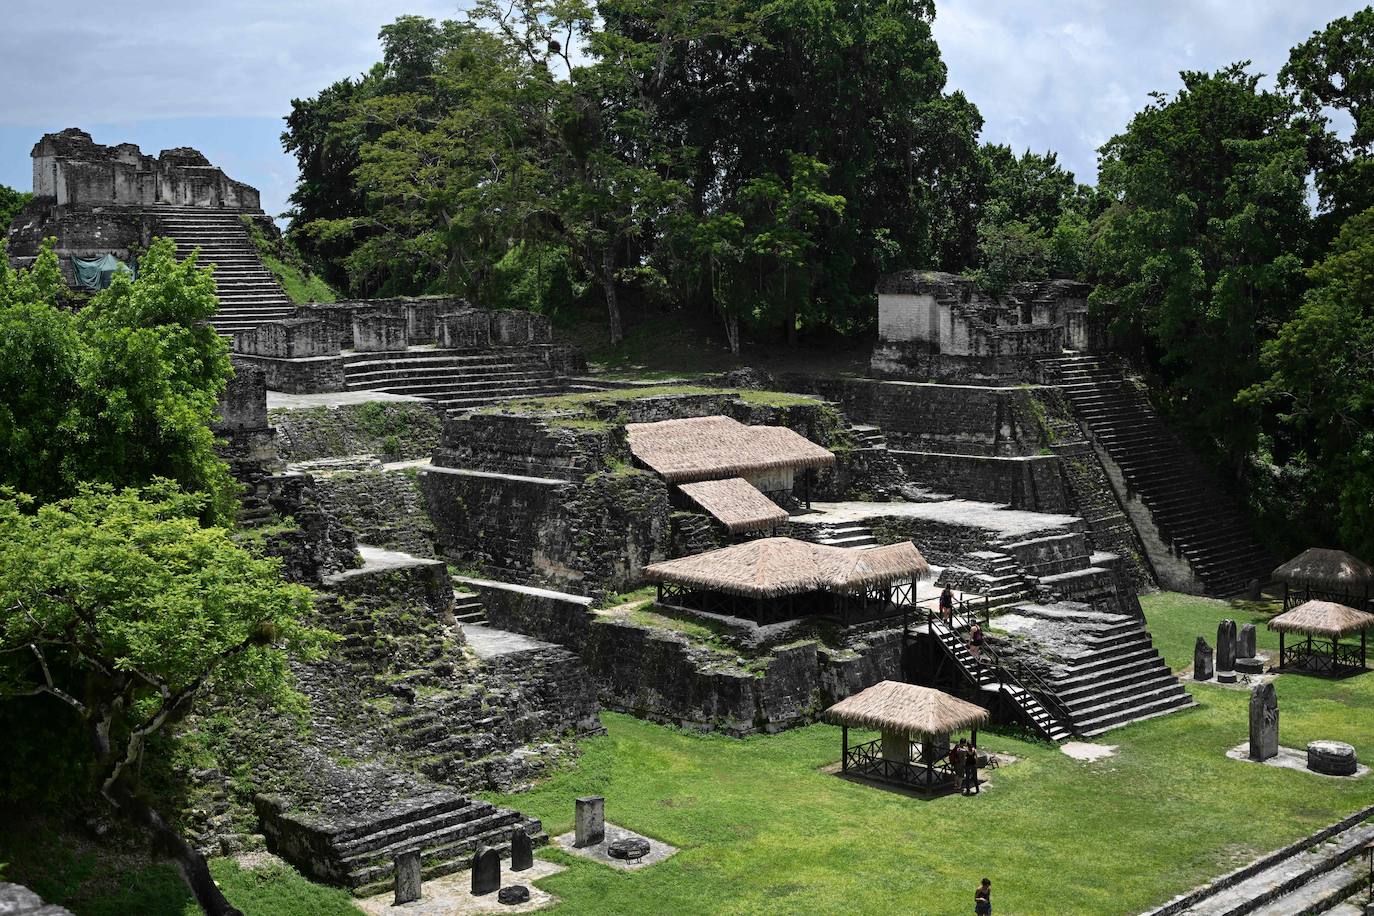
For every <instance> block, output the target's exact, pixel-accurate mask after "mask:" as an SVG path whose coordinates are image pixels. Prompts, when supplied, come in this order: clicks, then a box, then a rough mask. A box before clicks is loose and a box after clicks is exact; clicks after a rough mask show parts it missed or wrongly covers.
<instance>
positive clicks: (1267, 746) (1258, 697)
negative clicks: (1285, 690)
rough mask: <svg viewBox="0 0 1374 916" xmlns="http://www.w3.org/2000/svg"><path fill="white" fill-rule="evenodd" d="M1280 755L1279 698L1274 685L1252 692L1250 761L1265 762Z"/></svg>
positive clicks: (1263, 685) (1257, 688) (1256, 688)
mask: <svg viewBox="0 0 1374 916" xmlns="http://www.w3.org/2000/svg"><path fill="white" fill-rule="evenodd" d="M1278 753H1279V698H1278V693H1277V692H1276V691H1275V690H1274V685H1273V683H1272V682H1271V683H1265V684H1256V685H1255V687H1254V689H1253V690H1251V691H1250V759H1251V760H1256V761H1261V762H1263V761H1265V760H1268V759H1269V758H1271V757H1277V756H1278Z"/></svg>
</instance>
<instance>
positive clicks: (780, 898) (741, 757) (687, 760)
mask: <svg viewBox="0 0 1374 916" xmlns="http://www.w3.org/2000/svg"><path fill="white" fill-rule="evenodd" d="M1142 603H1143V604H1144V606H1145V610H1146V614H1147V616H1148V619H1149V623H1150V628H1151V631H1152V632H1153V633H1154V635H1155V637H1156V644H1157V645H1158V646H1159V648H1160V650H1161V651H1162V652H1163V653H1164V655H1165V657H1166V658H1167V659H1168V660H1169V662H1170V664H1171V665H1172V666H1174V667H1175V668H1179V667H1183V666H1184V665H1187V664H1189V663H1190V662H1191V659H1192V646H1193V642H1194V640H1195V639H1196V637H1197V636H1198V635H1199V634H1205V635H1206V636H1207V638H1208V642H1209V643H1210V642H1212V641H1213V640H1214V639H1215V634H1216V625H1217V622H1218V621H1219V620H1220V619H1221V618H1222V617H1227V616H1229V617H1232V618H1235V619H1236V620H1237V621H1238V622H1242V623H1243V622H1246V621H1248V620H1251V619H1256V620H1261V621H1262V620H1263V619H1264V618H1265V617H1266V616H1267V613H1266V611H1265V610H1264V609H1263V608H1261V607H1259V606H1237V605H1229V604H1227V603H1224V602H1218V601H1211V600H1207V599H1200V598H1191V597H1188V596H1181V595H1171V594H1160V595H1151V596H1147V597H1145V598H1144V599H1142ZM1269 636H1270V634H1269V633H1268V631H1267V630H1264V629H1261V630H1260V645H1261V646H1262V647H1269V648H1272V647H1273V646H1274V645H1276V642H1275V641H1274V640H1271V639H1269ZM1277 688H1278V695H1279V707H1280V715H1281V733H1280V740H1281V742H1282V743H1283V744H1285V745H1288V746H1290V747H1302V746H1303V745H1304V744H1305V743H1306V742H1307V741H1309V740H1311V739H1314V738H1319V737H1325V738H1335V739H1339V740H1343V741H1348V742H1350V743H1351V744H1353V745H1355V747H1356V749H1357V750H1358V751H1359V752H1360V755H1361V756H1362V757H1363V758H1365V759H1366V760H1369V759H1374V715H1371V712H1374V675H1365V676H1361V677H1357V678H1353V679H1349V680H1345V681H1340V682H1331V681H1325V680H1320V679H1317V678H1307V677H1300V676H1296V675H1285V676H1283V677H1281V678H1279V679H1278V682H1277ZM1189 689H1190V690H1191V691H1192V693H1193V695H1194V696H1195V697H1196V699H1197V700H1198V703H1199V706H1198V708H1196V709H1192V710H1188V711H1185V712H1182V713H1178V714H1175V715H1172V716H1167V717H1165V718H1162V719H1156V720H1152V721H1150V722H1145V723H1142V724H1140V725H1136V726H1131V727H1129V728H1125V729H1121V730H1119V731H1116V732H1110V733H1108V734H1107V735H1105V736H1103V737H1102V738H1101V739H1098V740H1099V742H1100V743H1104V744H1113V745H1117V746H1118V748H1119V751H1118V754H1117V756H1115V757H1112V758H1109V759H1106V760H1102V761H1099V762H1096V763H1083V762H1079V761H1075V760H1072V759H1070V758H1069V757H1067V756H1065V755H1064V754H1063V753H1061V752H1060V751H1059V749H1058V748H1056V747H1051V746H1049V745H1044V744H1039V743H1034V742H1029V741H1025V740H1022V739H1020V738H1018V737H1015V736H1012V735H1004V734H989V735H984V736H983V737H982V741H981V743H982V744H983V745H984V746H985V747H988V748H990V749H993V750H998V751H1005V752H1008V753H1011V754H1015V755H1016V756H1018V757H1020V758H1021V760H1020V761H1019V762H1017V763H1015V764H1012V765H1010V766H1007V767H1005V768H1003V769H1001V770H998V771H996V772H993V773H991V774H990V775H991V781H992V782H991V785H990V786H988V787H987V789H986V791H985V792H984V794H983V795H981V796H979V797H976V798H962V797H959V796H949V797H945V798H940V799H936V800H933V801H925V800H919V799H916V798H912V797H908V796H905V795H901V794H896V793H893V792H887V791H883V790H881V789H877V788H873V787H870V786H867V785H862V784H856V783H850V782H846V781H844V780H842V779H840V778H838V777H836V776H834V775H830V774H828V773H826V772H824V770H825V769H826V768H827V767H830V766H833V765H834V764H835V763H837V761H838V759H839V743H840V735H839V729H837V728H833V727H830V726H826V725H814V726H810V727H807V728H801V729H795V730H792V731H789V732H785V733H783V734H781V735H773V736H758V737H754V738H749V739H745V740H735V739H729V738H721V737H716V736H709V735H706V736H703V735H695V734H689V733H685V732H681V731H678V730H675V729H670V728H664V727H662V726H657V725H652V724H649V723H646V722H642V721H640V720H638V719H634V718H631V717H629V716H623V715H616V714H609V713H607V714H604V715H603V720H604V722H605V724H606V727H607V732H608V734H607V735H606V736H605V737H602V738H594V739H591V740H588V741H586V742H584V754H583V755H582V757H581V758H580V759H579V760H578V761H577V763H576V764H574V765H573V766H571V767H570V768H568V769H566V770H564V771H562V772H560V773H558V774H556V775H554V776H553V777H551V778H550V779H548V780H547V781H545V782H543V783H542V784H540V785H539V786H538V787H537V788H535V789H534V790H533V791H530V792H527V793H523V794H518V795H508V796H491V798H492V799H493V800H495V801H498V802H501V803H504V804H509V805H513V806H515V807H518V808H520V809H521V810H522V811H525V812H527V813H529V814H533V815H536V816H538V817H540V818H542V819H543V820H544V825H545V828H546V829H547V830H548V831H549V833H550V834H557V833H561V832H565V831H567V830H570V829H571V827H572V819H573V801H574V799H575V798H577V797H578V796H580V795H589V794H600V795H605V796H606V812H607V817H608V818H609V819H610V820H612V821H613V822H615V823H617V824H620V825H622V826H625V827H629V828H632V829H634V830H638V831H640V832H642V833H645V834H647V835H649V836H651V837H656V838H658V839H661V840H664V841H666V842H669V843H672V844H674V845H676V846H678V847H679V848H680V849H681V852H679V853H678V855H676V856H675V857H673V858H672V859H670V860H668V861H666V862H664V863H662V864H659V865H656V866H653V867H652V868H648V869H645V870H644V871H641V872H637V873H631V874H625V873H622V872H618V871H612V870H611V869H609V868H607V867H605V866H602V865H598V864H595V863H592V862H587V861H584V860H582V859H579V858H576V857H572V856H569V855H567V854H565V853H561V852H559V851H555V850H545V851H542V852H540V853H539V854H540V855H541V856H546V857H548V858H551V859H555V860H557V861H559V862H562V863H564V864H567V865H568V870H567V871H565V872H563V873H561V874H558V875H554V876H551V877H549V878H546V879H544V880H542V881H540V882H539V884H540V886H541V887H544V888H545V889H546V890H548V891H550V892H552V893H553V894H555V895H557V896H558V897H560V898H562V900H563V904H562V906H561V907H560V909H559V912H566V913H581V912H586V913H597V914H607V913H634V914H643V913H797V912H811V913H817V914H819V913H832V912H834V913H837V912H844V913H889V912H909V913H921V914H931V916H938V914H945V913H956V914H963V913H968V912H971V910H972V906H971V901H970V898H971V896H972V894H973V889H974V887H975V886H976V884H977V882H978V880H979V879H981V878H983V877H984V876H986V877H989V878H991V879H992V881H993V888H994V900H995V902H996V911H997V912H998V913H1003V914H1007V913H1014V914H1035V913H1045V914H1070V913H1091V914H1113V913H1121V914H1124V913H1137V912H1139V911H1141V910H1143V909H1145V908H1147V907H1149V906H1151V905H1154V904H1158V903H1161V902H1163V901H1164V900H1166V899H1168V898H1169V897H1171V896H1173V895H1174V894H1177V893H1179V892H1182V891H1184V890H1187V889H1189V888H1191V887H1193V886H1194V885H1196V884H1198V883H1200V882H1202V881H1205V880H1207V879H1209V878H1211V877H1213V876H1215V875H1217V874H1219V873H1220V872H1222V871H1225V870H1227V869H1229V868H1231V867H1234V866H1236V865H1239V864H1242V863H1243V862H1245V861H1248V860H1249V859H1251V858H1253V857H1255V856H1257V855H1259V854H1261V853H1263V852H1266V851H1268V850H1272V849H1275V848H1277V847H1279V846H1281V845H1283V844H1285V843H1287V842H1290V841H1292V840H1294V839H1297V838H1299V837H1301V836H1304V835H1306V834H1308V833H1311V832H1312V831H1314V830H1316V829H1318V828H1320V827H1322V826H1324V825H1326V824H1329V823H1331V822H1333V821H1336V820H1338V819H1339V818H1341V817H1342V816H1344V815H1346V814H1348V813H1350V812H1352V811H1354V810H1356V809H1357V808H1359V807H1361V806H1365V805H1370V804H1374V778H1365V779H1361V780H1358V781H1354V782H1343V781H1336V780H1330V779H1323V778H1320V777H1316V776H1312V775H1308V774H1305V773H1297V772H1292V771H1288V770H1279V769H1274V768H1269V767H1261V766H1257V765H1254V764H1249V763H1243V762H1239V761H1234V760H1230V759H1227V758H1226V757H1225V756H1224V754H1225V751H1226V750H1227V749H1228V748H1231V747H1234V746H1235V745H1237V744H1239V743H1241V742H1242V741H1244V740H1245V737H1246V704H1247V700H1248V696H1247V693H1246V692H1245V691H1243V690H1231V689H1226V688H1221V687H1216V686H1208V685H1190V687H1189ZM14 852H15V850H13V849H9V850H7V849H5V848H3V846H0V861H4V860H5V859H6V856H7V855H12V854H13V853H14ZM35 858H36V859H41V860H43V861H45V862H49V863H51V862H55V861H58V860H61V859H65V860H66V861H67V862H68V869H67V872H68V873H65V874H57V875H54V874H51V873H49V874H47V875H44V876H40V877H41V878H42V881H41V884H40V890H42V891H44V892H46V893H47V894H48V896H50V897H56V898H57V899H59V900H61V899H75V900H76V901H77V902H79V903H80V904H81V905H80V906H75V907H74V910H75V912H77V913H79V914H82V916H85V914H88V913H93V914H98V916H99V914H106V913H110V914H113V913H124V912H139V913H152V914H157V913H168V914H190V913H192V912H193V911H194V910H193V908H192V907H191V906H190V905H189V902H188V900H187V899H186V897H185V895H184V892H182V891H181V890H180V889H179V888H178V887H177V885H176V881H175V873H173V872H172V871H171V870H170V869H169V868H167V867H166V866H140V869H139V870H135V869H132V868H127V869H124V870H123V871H122V872H119V873H117V874H116V875H114V877H106V878H105V879H103V880H105V881H106V885H105V886H104V887H103V888H101V887H99V886H97V888H96V890H94V891H93V890H91V882H90V881H89V880H88V877H87V878H83V876H82V875H81V874H80V873H79V872H80V869H81V868H87V869H89V868H91V867H92V866H91V864H90V863H89V862H85V860H84V859H82V857H81V856H79V855H78V856H75V857H74V856H72V855H71V854H70V853H65V854H63V855H53V854H52V853H50V852H44V851H42V850H41V849H36V850H33V851H31V852H30V853H28V854H26V855H24V856H23V859H22V861H21V859H20V858H18V857H11V858H10V859H9V861H10V863H11V867H10V868H9V870H8V872H7V874H8V876H9V877H10V878H11V879H13V880H20V881H23V880H25V878H26V877H28V876H29V873H30V871H31V870H32V869H33V868H34V867H35V866H33V864H32V863H31V861H30V860H32V859H35ZM213 867H214V870H215V874H216V877H217V879H218V880H219V881H220V882H221V884H222V885H223V886H224V888H225V892H226V894H227V895H228V896H229V898H230V899H231V900H233V901H234V902H235V903H236V904H237V905H239V906H240V907H242V908H243V910H244V911H245V912H246V913H248V914H250V916H255V914H270V916H278V914H280V916H288V914H290V916H334V914H343V913H351V912H356V911H355V910H353V909H352V907H351V906H350V904H349V902H348V900H347V898H346V896H345V895H343V893H342V892H340V891H336V890H332V889H328V888H322V887H318V886H316V885H311V884H309V883H308V882H306V881H304V880H303V879H302V878H301V877H300V876H299V875H298V874H296V873H295V872H293V871H291V870H289V869H281V868H278V869H269V870H267V871H265V872H256V873H255V872H250V871H245V870H243V869H240V868H239V867H238V866H236V865H235V864H233V863H232V862H228V861H224V860H217V861H216V862H214V863H213ZM52 870H53V869H52V868H50V869H49V872H51V871H52ZM106 871H107V872H108V871H109V870H108V869H107V870H106ZM508 877H509V876H508ZM121 882H122V883H121ZM64 888H65V889H66V890H65V891H64V890H63V889H64ZM73 893H75V894H76V897H75V898H73V897H72V896H71V895H72V894H73Z"/></svg>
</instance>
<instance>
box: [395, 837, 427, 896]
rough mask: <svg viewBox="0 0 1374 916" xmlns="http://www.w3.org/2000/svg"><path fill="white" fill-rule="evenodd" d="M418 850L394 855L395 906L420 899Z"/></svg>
mask: <svg viewBox="0 0 1374 916" xmlns="http://www.w3.org/2000/svg"><path fill="white" fill-rule="evenodd" d="M420 882H421V874H420V850H418V849H412V850H410V851H409V852H403V853H401V854H399V855H398V856H396V904H395V905H396V906H400V905H401V904H403V903H414V902H415V901H416V900H419V899H420Z"/></svg>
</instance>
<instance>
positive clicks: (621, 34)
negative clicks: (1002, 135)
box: [284, 0, 983, 344]
mask: <svg viewBox="0 0 1374 916" xmlns="http://www.w3.org/2000/svg"><path fill="white" fill-rule="evenodd" d="M933 16H934V7H933V5H932V4H931V3H929V2H924V0H903V2H900V3H895V4H884V5H878V6H874V5H872V4H849V3H842V2H834V0H826V2H823V3H819V4H816V3H792V2H785V3H782V4H778V3H767V4H764V3H760V2H758V0H710V2H704V3H695V4H690V5H683V4H647V3H643V2H642V0H604V2H601V3H598V4H596V5H595V7H593V6H590V5H586V4H581V3H576V2H562V0H559V2H546V0H522V2H518V3H516V4H514V5H497V4H493V3H480V4H478V5H477V7H476V9H475V12H474V15H473V21H472V22H467V23H454V22H445V23H434V22H432V21H429V20H423V19H418V18H415V17H406V18H403V19H400V20H398V21H397V22H396V23H394V24H393V25H391V26H388V27H387V28H386V29H384V30H383V32H382V36H381V37H382V43H383V60H382V61H381V62H380V63H379V64H378V65H377V66H376V67H374V68H373V70H371V71H370V72H369V73H368V74H366V75H365V76H363V77H362V78H361V79H359V80H356V81H355V80H345V81H341V82H340V83H337V84H335V85H334V86H331V87H329V88H328V89H326V90H325V91H324V92H322V93H320V94H319V95H318V96H316V97H314V98H311V99H306V100H297V101H296V102H294V103H293V112H292V115H291V117H290V118H289V119H288V130H287V132H286V134H285V135H284V142H285V143H286V146H287V148H288V149H289V150H291V151H292V152H294V153H295V154H296V156H297V158H298V161H299V162H300V165H301V180H300V184H299V186H298V188H297V191H296V194H295V195H294V197H293V201H294V203H295V206H296V213H295V218H294V220H293V226H292V232H293V234H294V235H295V236H296V237H297V238H298V239H299V240H300V243H301V245H302V247H303V248H304V249H305V250H307V251H309V252H310V253H312V254H313V255H314V256H315V257H316V258H318V259H319V260H321V261H322V262H324V264H325V269H326V275H327V276H328V277H329V278H330V279H331V280H337V279H340V278H341V275H343V276H344V277H346V279H347V281H348V285H349V286H350V288H351V289H352V291H353V292H355V293H374V292H383V291H388V292H389V291H396V292H416V291H420V290H426V289H429V290H440V289H443V290H452V291H457V292H463V293H466V294H468V295H471V296H474V297H479V298H482V299H483V300H484V301H492V300H493V299H494V298H496V297H499V296H501V295H504V294H505V293H506V291H507V290H509V289H512V288H515V287H522V286H523V287H526V288H528V287H533V288H535V289H544V288H545V287H544V284H543V283H542V281H536V282H535V283H533V284H530V283H522V281H520V280H518V279H513V278H512V277H511V276H510V274H511V272H512V270H513V269H516V268H517V266H518V267H522V268H523V269H525V270H530V269H533V270H539V271H545V270H547V271H548V274H549V276H551V277H560V276H561V277H570V279H569V280H567V281H565V282H560V283H559V284H558V290H559V291H560V292H561V293H562V294H563V295H569V296H570V295H576V294H577V293H578V292H580V291H582V290H586V289H594V290H596V291H597V292H598V293H599V298H600V299H601V300H602V303H603V305H604V307H605V308H606V309H607V315H608V319H609V326H610V332H611V336H612V338H613V339H614V338H616V337H617V336H618V334H619V328H620V318H619V311H620V309H619V303H620V301H621V300H622V299H625V298H627V297H628V298H630V299H632V300H634V301H639V302H644V301H660V302H664V303H670V304H674V305H681V306H694V307H698V308H703V309H710V310H712V311H714V312H716V313H717V314H719V315H720V316H721V317H722V318H723V319H724V321H725V327H726V336H727V339H729V340H730V341H731V342H732V344H737V342H738V325H739V322H740V321H741V320H743V321H744V322H746V323H750V324H754V325H771V326H779V325H780V326H782V328H783V329H784V330H785V331H786V332H787V333H788V336H789V337H790V336H791V335H792V334H794V333H795V331H796V329H797V327H798V325H799V324H830V325H833V326H835V327H840V328H846V327H852V326H856V325H863V324H865V323H867V322H869V321H871V317H872V316H871V308H870V306H871V303H872V295H871V293H872V289H873V285H874V281H875V280H876V277H877V275H878V273H879V272H881V271H882V270H884V269H887V268H890V267H896V266H905V265H908V264H910V263H917V264H922V265H925V266H932V267H935V266H941V267H946V268H951V269H956V268H959V267H962V266H964V265H966V264H967V263H968V261H969V259H970V258H972V257H973V256H974V253H975V247H976V233H975V223H976V214H975V212H974V210H975V206H976V203H977V201H978V200H979V199H980V198H981V195H982V192H981V182H982V180H983V169H982V168H981V165H980V160H979V156H978V148H977V135H978V132H979V130H980V128H981V124H982V122H981V118H980V117H979V115H978V112H977V109H976V108H974V106H973V105H972V104H971V103H969V102H968V101H967V100H966V99H965V98H964V97H963V96H962V95H961V94H959V93H946V92H945V91H944V85H945V67H944V64H943V62H942V61H941V60H940V55H939V49H938V47H937V46H936V44H935V41H934V38H933V37H932V34H931V28H930V23H931V20H932V18H933ZM573 45H576V46H577V47H578V49H579V52H580V53H579V54H577V55H575V56H574V55H573V54H571V53H570V51H571V48H572V46H573ZM513 252H515V253H517V254H515V255H514V257H513ZM498 265H504V267H503V268H499V267H498ZM497 302H499V299H498V300H497ZM494 304H495V303H494ZM554 304H555V305H556V304H557V303H554Z"/></svg>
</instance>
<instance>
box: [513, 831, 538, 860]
mask: <svg viewBox="0 0 1374 916" xmlns="http://www.w3.org/2000/svg"><path fill="white" fill-rule="evenodd" d="M533 867H534V844H533V843H531V842H530V835H529V834H528V833H526V832H525V828H524V827H519V826H517V827H515V828H514V829H512V830H511V832H510V870H511V871H524V870H525V869H527V868H533Z"/></svg>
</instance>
